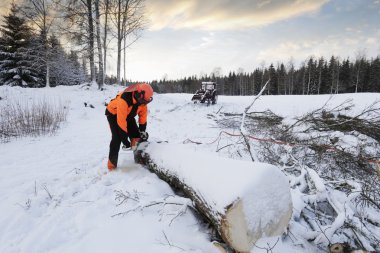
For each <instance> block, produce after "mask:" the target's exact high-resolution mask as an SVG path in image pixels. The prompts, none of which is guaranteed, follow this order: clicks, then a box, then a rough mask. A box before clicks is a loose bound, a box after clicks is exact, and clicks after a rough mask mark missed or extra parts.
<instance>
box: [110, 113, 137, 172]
mask: <svg viewBox="0 0 380 253" xmlns="http://www.w3.org/2000/svg"><path fill="white" fill-rule="evenodd" d="M107 120H108V123H109V125H110V129H111V133H112V139H111V142H110V152H109V155H108V159H109V160H110V162H111V163H112V164H113V165H115V167H117V160H118V157H119V151H120V145H121V143H122V142H123V144H124V145H125V146H127V147H129V146H130V144H129V142H128V137H129V138H130V139H131V138H139V137H140V132H139V128H138V126H137V123H136V120H135V118H133V117H128V118H127V131H128V134H126V133H125V132H124V131H123V130H122V129H121V128H120V127H119V126H118V124H117V120H116V115H112V114H109V115H107Z"/></svg>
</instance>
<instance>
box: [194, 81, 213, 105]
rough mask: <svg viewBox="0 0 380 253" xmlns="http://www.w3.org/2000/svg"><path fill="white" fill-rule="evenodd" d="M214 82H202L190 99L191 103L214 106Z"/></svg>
mask: <svg viewBox="0 0 380 253" xmlns="http://www.w3.org/2000/svg"><path fill="white" fill-rule="evenodd" d="M216 86H217V84H216V82H202V85H201V88H200V89H199V90H197V91H196V92H195V94H194V96H193V97H192V98H191V101H194V103H197V102H198V101H199V102H201V103H207V104H208V105H209V104H210V103H211V104H213V105H214V104H216V102H217V100H218V94H217V91H216Z"/></svg>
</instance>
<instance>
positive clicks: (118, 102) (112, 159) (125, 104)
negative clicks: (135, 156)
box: [106, 83, 153, 171]
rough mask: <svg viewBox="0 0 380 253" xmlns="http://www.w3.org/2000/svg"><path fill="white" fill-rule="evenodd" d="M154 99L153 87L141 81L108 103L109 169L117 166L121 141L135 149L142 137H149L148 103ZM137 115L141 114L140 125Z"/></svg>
mask: <svg viewBox="0 0 380 253" xmlns="http://www.w3.org/2000/svg"><path fill="white" fill-rule="evenodd" d="M152 100H153V89H152V87H151V86H150V85H149V84H147V83H139V84H134V85H131V86H129V87H127V88H126V89H125V90H124V91H122V92H120V93H119V94H117V96H116V98H114V99H112V100H111V101H110V103H109V104H108V105H107V109H106V115H107V120H108V122H109V125H110V129H111V133H112V139H111V142H110V151H109V155H108V170H109V171H111V170H114V169H116V167H117V160H118V156H119V150H120V144H121V143H123V145H124V146H126V147H131V148H132V149H133V150H134V149H135V148H136V146H137V143H138V142H139V141H140V138H145V139H146V138H147V133H146V132H145V131H146V125H147V116H148V107H147V104H148V103H150V102H151V101H152ZM136 115H138V116H139V126H137V123H136V120H135V116H136ZM128 138H129V140H130V142H129V140H128Z"/></svg>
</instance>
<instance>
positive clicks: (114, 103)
mask: <svg viewBox="0 0 380 253" xmlns="http://www.w3.org/2000/svg"><path fill="white" fill-rule="evenodd" d="M107 111H108V113H110V114H112V115H116V117H117V124H118V126H119V127H120V128H121V129H122V130H123V131H124V132H126V133H128V125H127V124H128V123H127V119H128V118H130V117H132V118H134V117H135V116H136V115H138V116H139V125H140V130H144V131H145V126H146V123H147V117H148V107H147V105H146V104H137V101H136V99H135V98H134V97H133V92H127V91H126V90H124V91H122V92H119V94H117V96H116V97H115V98H114V99H112V100H111V102H110V103H109V104H108V105H107ZM106 114H107V113H106ZM141 126H144V129H141Z"/></svg>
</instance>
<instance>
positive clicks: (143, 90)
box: [126, 83, 153, 104]
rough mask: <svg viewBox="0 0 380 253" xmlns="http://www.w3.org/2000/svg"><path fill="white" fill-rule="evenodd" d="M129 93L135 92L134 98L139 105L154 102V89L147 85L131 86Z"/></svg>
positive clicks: (128, 89)
mask: <svg viewBox="0 0 380 253" xmlns="http://www.w3.org/2000/svg"><path fill="white" fill-rule="evenodd" d="M126 91H127V92H133V96H134V98H135V99H136V101H137V103H139V104H148V103H150V102H151V101H152V100H153V88H152V86H150V85H149V84H147V83H138V84H134V85H132V86H129V87H128V88H127V89H126Z"/></svg>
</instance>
